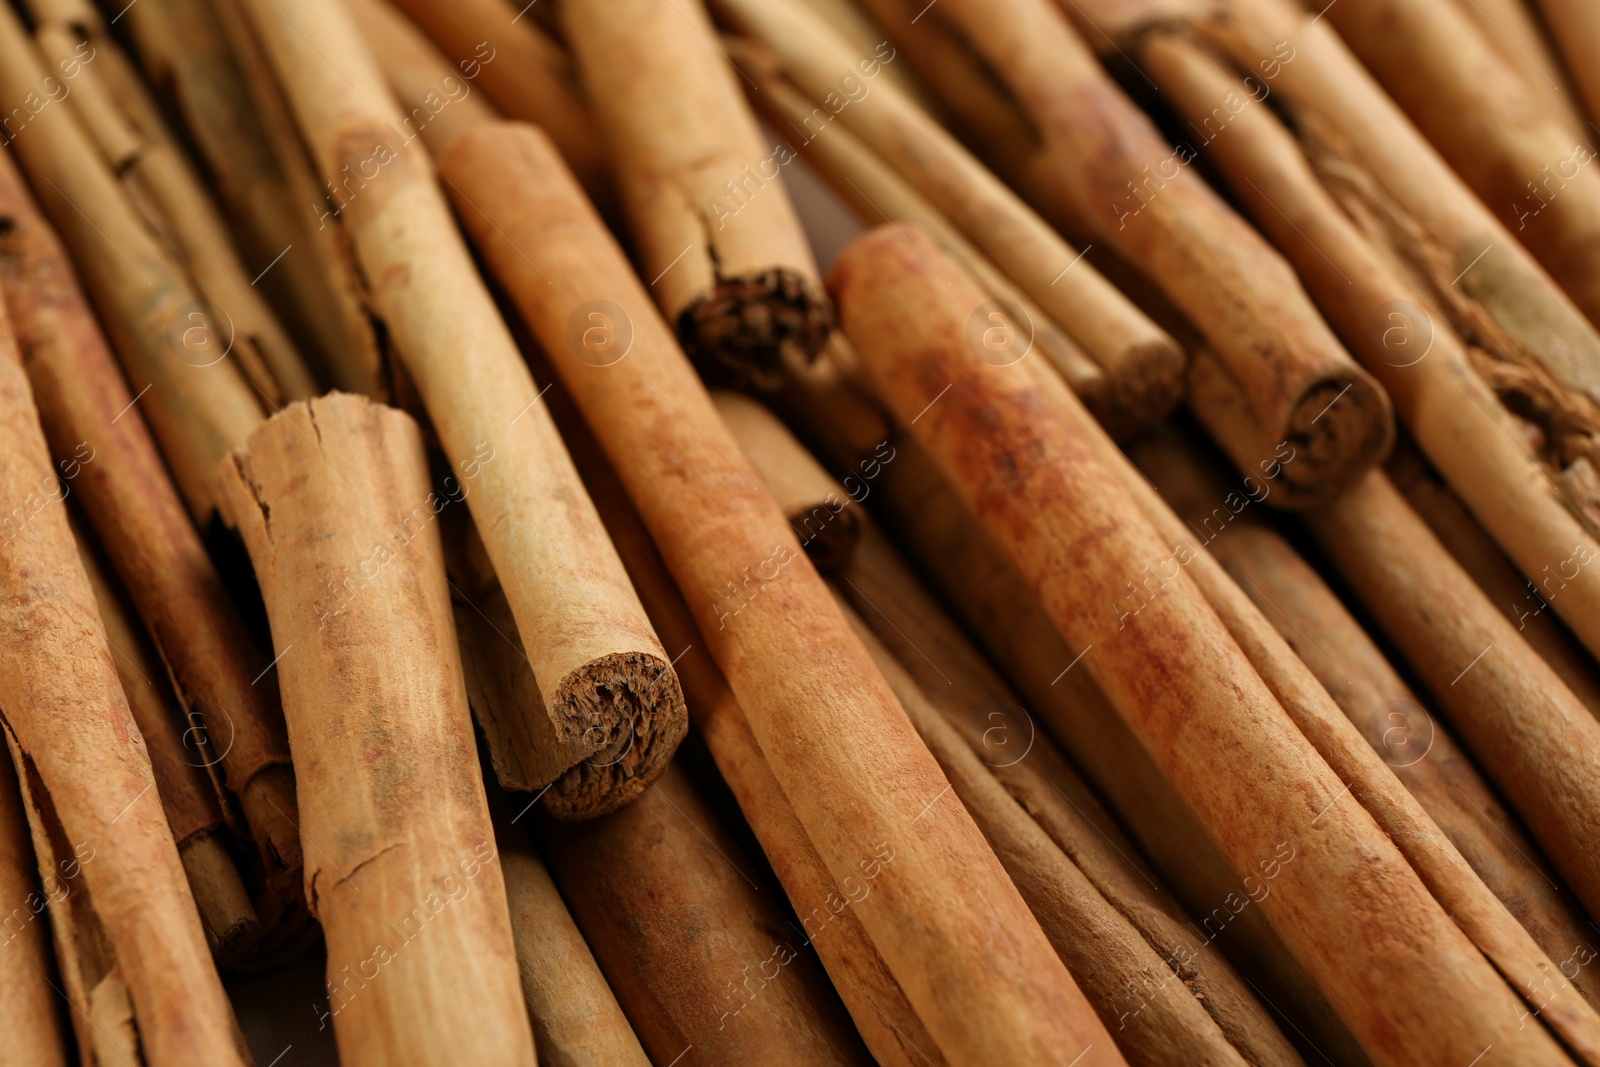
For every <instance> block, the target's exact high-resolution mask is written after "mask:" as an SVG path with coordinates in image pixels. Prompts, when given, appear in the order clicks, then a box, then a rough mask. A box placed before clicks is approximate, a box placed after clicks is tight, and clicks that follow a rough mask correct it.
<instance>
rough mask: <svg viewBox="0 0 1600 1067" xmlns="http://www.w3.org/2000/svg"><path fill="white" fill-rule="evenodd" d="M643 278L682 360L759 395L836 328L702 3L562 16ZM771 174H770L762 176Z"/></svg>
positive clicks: (774, 168)
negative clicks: (753, 387) (672, 330)
mask: <svg viewBox="0 0 1600 1067" xmlns="http://www.w3.org/2000/svg"><path fill="white" fill-rule="evenodd" d="M559 15H560V18H561V23H562V27H563V29H564V30H565V33H566V36H567V40H568V42H569V44H570V46H571V48H572V52H573V58H574V60H575V62H576V64H577V68H578V71H579V73H580V74H581V76H582V78H583V83H584V87H585V89H587V91H588V95H589V99H590V103H591V105H592V107H593V108H594V115H595V120H596V121H597V123H598V124H599V126H600V129H601V131H602V133H603V136H604V140H605V143H606V147H607V151H608V153H609V154H610V156H611V158H612V161H613V163H614V165H615V174H616V178H617V187H618V189H619V190H620V192H621V195H622V202H623V207H624V209H625V211H626V213H627V216H628V221H629V223H630V229H631V232H632V234H633V237H634V242H635V244H636V245H637V247H638V249H639V262H640V271H641V273H642V274H643V275H644V276H645V277H647V278H649V279H651V288H652V289H653V290H654V291H655V294H656V302H657V303H658V304H659V306H660V308H661V313H662V314H663V315H665V316H666V318H667V320H668V321H669V322H671V323H672V324H673V325H674V326H675V327H676V328H677V332H678V340H679V342H680V343H681V344H682V345H683V348H684V350H685V351H686V352H688V353H689V355H690V356H691V357H692V358H693V359H695V360H696V361H697V362H698V363H700V364H701V365H702V366H703V367H705V368H708V369H717V370H719V371H720V372H721V373H723V374H724V375H732V376H734V377H736V378H738V379H748V380H750V381H753V382H755V383H757V384H758V385H762V386H764V387H766V388H776V386H777V385H778V384H780V383H781V381H782V378H781V372H782V368H783V363H784V360H785V359H786V358H787V359H790V360H794V361H797V362H801V363H806V362H810V361H811V360H812V359H813V358H815V357H816V355H817V353H818V352H820V351H821V350H822V346H823V345H824V344H825V343H826V342H827V340H828V334H829V333H830V332H832V330H833V326H834V316H833V305H832V304H831V303H830V302H829V300H828V295H827V293H826V292H824V291H823V288H822V281H821V279H820V278H819V277H818V274H817V264H816V261H815V260H814V259H813V258H812V255H811V246H810V245H809V244H808V243H807V240H806V235H805V231H804V230H803V229H802V228H801V226H800V219H799V217H798V216H796V214H795V212H794V206H793V205H792V204H791V203H790V202H789V194H788V191H787V190H786V189H785V188H784V186H783V182H782V179H781V178H779V177H778V169H779V167H780V166H781V164H782V163H784V162H786V160H785V159H784V158H782V153H781V147H769V146H767V145H765V144H764V143H763V142H762V137H761V131H760V129H759V128H758V127H757V125H756V122H755V117H754V116H753V115H751V114H750V111H749V107H748V105H746V103H745V101H744V98H743V96H742V94H741V93H740V91H739V84H738V79H740V78H743V77H747V76H746V75H743V74H742V73H736V69H735V68H733V67H732V65H731V64H730V63H729V62H728V61H727V60H726V59H725V58H724V55H723V54H722V53H721V52H720V51H719V49H718V46H717V45H716V44H715V43H714V37H715V35H716V32H717V31H716V29H715V28H714V27H713V26H712V25H711V20H710V18H709V17H707V15H706V12H705V8H704V6H703V5H702V3H701V0H684V2H683V3H681V4H673V5H667V4H661V3H657V2H656V0H631V2H629V3H622V4H620V5H619V4H609V5H606V6H605V7H603V8H602V7H601V6H599V5H595V4H565V5H563V6H562V7H561V8H560V10H559ZM769 168H770V172H769Z"/></svg>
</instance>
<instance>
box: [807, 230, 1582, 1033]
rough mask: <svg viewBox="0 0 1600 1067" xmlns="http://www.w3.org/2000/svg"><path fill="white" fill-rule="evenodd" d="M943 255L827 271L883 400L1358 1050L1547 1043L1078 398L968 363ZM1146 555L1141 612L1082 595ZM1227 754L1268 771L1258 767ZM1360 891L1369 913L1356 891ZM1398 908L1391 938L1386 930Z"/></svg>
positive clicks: (875, 247)
mask: <svg viewBox="0 0 1600 1067" xmlns="http://www.w3.org/2000/svg"><path fill="white" fill-rule="evenodd" d="M940 255H941V253H939V252H938V250H937V248H936V247H934V246H933V244H932V242H931V241H930V240H928V239H927V238H925V237H924V238H921V240H920V243H919V245H918V247H916V248H914V249H913V248H908V247H907V246H906V242H905V240H904V239H903V238H902V237H901V236H900V235H899V234H897V233H895V232H894V231H885V230H881V229H880V230H879V231H875V232H874V233H873V234H871V235H869V236H868V237H866V238H863V239H862V240H861V241H859V242H857V243H856V244H855V245H853V246H852V247H851V248H850V249H849V250H847V251H846V253H845V254H844V255H843V256H842V257H841V258H840V260H839V262H838V263H837V264H836V265H835V267H834V270H833V273H832V274H831V276H830V287H831V289H832V291H833V292H834V293H835V294H836V295H837V297H838V299H839V301H840V306H841V312H842V315H843V322H844V324H845V328H846V332H847V334H848V335H849V336H850V337H851V339H852V341H853V342H854V343H855V345H856V347H857V349H858V350H859V351H861V353H862V356H863V359H864V361H865V362H866V363H867V365H868V366H869V368H871V372H872V373H873V375H874V376H875V377H876V378H877V379H878V380H879V381H880V382H881V383H882V385H883V387H884V391H885V395H886V397H887V398H888V399H889V401H890V403H891V405H892V406H893V408H894V410H895V413H896V415H897V416H898V417H899V418H901V419H903V420H905V421H906V422H907V423H911V420H912V419H913V418H915V419H917V421H916V422H915V424H914V427H915V431H916V434H917V437H918V439H919V441H921V442H922V443H923V444H924V446H925V447H927V448H928V449H929V451H930V452H932V453H933V454H934V456H935V458H936V459H937V461H938V462H939V463H940V465H941V467H942V468H943V469H945V470H946V471H947V472H948V473H949V474H950V475H951V476H952V478H953V480H955V481H956V482H957V484H958V488H960V489H961V490H962V492H963V494H964V496H965V498H966V499H967V500H968V501H969V503H970V504H972V505H973V506H975V507H976V508H978V510H979V511H980V514H982V515H983V516H984V517H985V519H986V520H987V522H988V525H989V528H990V529H991V531H992V532H994V533H995V534H996V535H997V537H998V538H999V539H1000V540H1001V543H1002V545H1003V547H1005V548H1006V549H1007V550H1008V554H1009V555H1010V557H1011V558H1012V560H1013V562H1014V563H1015V564H1016V565H1017V566H1018V567H1019V569H1020V570H1022V571H1023V573H1024V575H1025V577H1027V578H1030V579H1031V580H1032V581H1034V582H1035V583H1037V585H1038V587H1039V589H1040V591H1041V594H1042V596H1043V599H1044V601H1045V605H1046V608H1047V610H1049V611H1050V613H1051V615H1052V618H1053V619H1054V620H1055V621H1056V624H1057V626H1058V627H1059V628H1060V629H1061V630H1062V632H1063V634H1064V635H1066V636H1068V637H1069V639H1070V640H1072V641H1073V642H1074V643H1075V644H1081V645H1083V646H1084V648H1085V656H1084V663H1083V666H1085V667H1086V668H1088V670H1089V672H1090V673H1091V674H1092V675H1093V676H1094V678H1095V680H1096V681H1097V682H1098V683H1099V684H1100V685H1101V686H1102V687H1103V688H1104V689H1105V690H1106V695H1107V696H1108V697H1110V699H1111V701H1112V703H1113V704H1114V705H1115V706H1116V707H1117V709H1118V711H1119V712H1121V713H1122V714H1123V716H1124V717H1125V718H1126V719H1127V720H1128V721H1129V724H1130V725H1131V726H1133V727H1134V730H1135V732H1136V733H1137V734H1138V735H1139V737H1140V739H1141V740H1142V741H1143V742H1144V743H1145V744H1146V746H1147V748H1149V749H1150V751H1151V754H1152V755H1153V756H1154V757H1155V759H1156V761H1157V764H1158V765H1159V766H1161V768H1162V770H1163V772H1164V773H1166V774H1167V775H1168V776H1169V778H1171V779H1172V781H1173V783H1174V785H1175V786H1176V787H1177V788H1178V790H1179V791H1180V793H1182V794H1183V795H1184V796H1185V798H1186V799H1187V800H1188V801H1189V803H1190V804H1191V806H1193V807H1194V808H1195V809H1196V811H1197V814H1199V815H1200V816H1201V818H1202V819H1203V820H1204V822H1205V824H1206V826H1207V828H1208V830H1209V831H1210V832H1211V833H1212V834H1213V835H1214V837H1215V838H1216V839H1217V841H1218V845H1219V846H1220V847H1221V849H1222V850H1223V852H1224V854H1225V855H1227V856H1228V857H1229V858H1230V861H1231V862H1232V863H1233V865H1234V867H1235V869H1236V870H1249V871H1252V872H1253V873H1255V872H1259V873H1258V877H1261V876H1271V878H1272V882H1273V885H1272V889H1273V892H1272V893H1271V894H1270V895H1268V896H1266V897H1265V898H1264V899H1263V900H1262V901H1261V908H1262V910H1263V911H1265V912H1266V913H1267V914H1268V915H1269V916H1270V917H1271V918H1272V919H1273V921H1274V924H1275V925H1276V926H1277V928H1278V929H1279V931H1280V932H1281V933H1282V934H1283V936H1284V939H1285V941H1286V942H1287V943H1288V944H1290V946H1291V947H1292V948H1293V949H1294V950H1295V951H1296V953H1297V955H1298V956H1299V958H1300V959H1301V961H1302V963H1303V964H1305V965H1306V967H1307V969H1308V970H1310V971H1311V972H1312V974H1313V975H1314V977H1316V978H1317V979H1318V981H1319V983H1320V984H1321V986H1322V988H1323V990H1324V992H1325V993H1326V994H1327V996H1328V998H1329V1000H1330V1001H1331V1002H1332V1003H1333V1005H1334V1007H1335V1008H1336V1009H1337V1010H1338V1011H1339V1012H1340V1013H1341V1015H1342V1017H1343V1018H1344V1019H1345V1021H1346V1022H1347V1024H1348V1025H1349V1026H1350V1028H1351V1030H1352V1031H1353V1032H1354V1033H1355V1035H1356V1036H1357V1038H1358V1039H1359V1040H1362V1043H1363V1047H1364V1048H1365V1049H1366V1050H1367V1052H1368V1054H1369V1055H1370V1056H1372V1057H1373V1059H1374V1061H1375V1062H1391V1063H1415V1062H1438V1063H1448V1062H1453V1061H1454V1060H1455V1059H1456V1058H1458V1057H1464V1058H1465V1059H1467V1060H1468V1061H1470V1060H1471V1058H1472V1057H1473V1056H1477V1055H1479V1054H1481V1053H1482V1051H1483V1049H1484V1048H1485V1047H1486V1046H1487V1045H1490V1044H1493V1045H1496V1046H1497V1047H1499V1048H1501V1049H1506V1050H1513V1051H1512V1054H1513V1055H1516V1056H1518V1057H1526V1058H1527V1059H1529V1060H1530V1061H1550V1062H1562V1060H1563V1058H1564V1054H1563V1053H1562V1052H1561V1051H1560V1048H1559V1046H1557V1045H1556V1043H1555V1041H1554V1040H1553V1039H1552V1038H1551V1037H1550V1035H1549V1034H1548V1033H1545V1032H1542V1031H1539V1030H1535V1029H1532V1028H1528V1029H1519V1028H1518V1018H1517V1016H1518V1002H1517V999H1516V998H1515V996H1514V995H1513V994H1512V992H1511V990H1510V989H1508V988H1507V987H1506V985H1505V983H1504V982H1503V980H1502V979H1501V978H1500V976H1499V975H1498V974H1496V973H1495V971H1494V970H1493V969H1492V968H1491V967H1490V966H1489V965H1488V964H1487V962H1486V961H1485V960H1484V959H1483V958H1482V956H1480V955H1479V954H1478V951H1477V949H1476V948H1475V946H1474V945H1473V944H1472V942H1470V941H1469V940H1467V938H1466V937H1465V936H1464V935H1463V934H1462V932H1461V930H1460V929H1459V928H1458V927H1457V926H1456V925H1455V923H1453V922H1452V921H1451V916H1450V915H1449V914H1447V913H1446V912H1445V911H1444V909H1443V908H1441V907H1440V906H1439V904H1438V902H1437V901H1435V900H1434V899H1433V897H1432V896H1431V895H1430V893H1429V892H1428V888H1427V887H1425V886H1424V884H1423V883H1422V881H1421V880H1420V879H1419V878H1418V877H1417V875H1416V873H1415V872H1414V871H1413V870H1412V869H1411V866H1410V865H1409V864H1408V863H1407V862H1406V857H1405V856H1404V855H1402V853H1401V852H1400V851H1399V849H1398V848H1396V847H1395V844H1394V843H1393V842H1391V841H1390V840H1389V839H1388V838H1387V837H1386V835H1385V834H1384V832H1383V831H1382V830H1381V829H1380V828H1379V826H1378V824H1377V823H1376V822H1374V821H1373V819H1372V816H1371V815H1369V814H1368V813H1367V811H1366V810H1365V809H1364V808H1362V806H1361V805H1360V804H1359V803H1357V802H1356V801H1353V800H1351V801H1345V802H1343V803H1341V801H1342V800H1343V798H1344V794H1345V793H1346V792H1348V791H1349V788H1350V787H1349V785H1347V784H1345V783H1344V782H1343V781H1341V780H1340V778H1339V777H1338V776H1336V775H1335V774H1334V773H1333V772H1332V771H1331V770H1330V769H1329V767H1328V765H1327V764H1326V763H1325V762H1324V761H1323V759H1322V758H1321V756H1320V755H1319V753H1318V750H1317V749H1316V748H1314V747H1313V746H1312V745H1311V744H1310V743H1309V742H1308V741H1307V740H1306V739H1305V738H1304V737H1303V736H1301V734H1300V732H1299V731H1298V730H1296V729H1295V726H1296V723H1295V721H1294V720H1292V719H1290V718H1289V716H1288V715H1286V714H1284V711H1283V707H1282V706H1281V705H1280V704H1279V702H1278V700H1277V699H1276V698H1275V695H1274V693H1273V692H1272V691H1271V690H1269V689H1268V687H1267V686H1266V684H1265V683H1264V682H1263V681H1262V680H1261V678H1260V677H1258V676H1257V675H1256V674H1255V668H1254V666H1253V665H1252V662H1251V660H1250V659H1249V658H1247V657H1246V656H1245V655H1244V653H1243V652H1242V651H1241V650H1240V648H1239V646H1238V644H1236V643H1235V640H1234V637H1233V636H1232V634H1231V633H1230V632H1229V630H1228V628H1227V627H1225V626H1224V625H1223V624H1222V620H1221V619H1219V618H1218V617H1217V615H1216V613H1215V612H1214V611H1213V610H1212V608H1211V606H1210V604H1209V603H1208V602H1207V600H1206V598H1205V597H1204V596H1203V595H1202V593H1201V591H1200V589H1199V587H1198V586H1197V585H1195V584H1194V583H1193V581H1192V579H1190V578H1189V577H1188V576H1187V575H1185V574H1184V572H1183V568H1182V566H1181V564H1177V563H1175V562H1172V561H1173V560H1174V549H1173V548H1172V547H1170V546H1167V545H1164V544H1163V543H1162V542H1163V539H1162V538H1161V537H1160V536H1159V535H1158V534H1157V533H1156V531H1155V529H1154V528H1152V527H1151V526H1150V525H1149V524H1148V522H1147V521H1144V520H1141V519H1139V518H1137V517H1136V516H1137V512H1135V507H1136V505H1135V504H1134V502H1133V501H1132V500H1131V499H1129V497H1128V495H1127V493H1126V491H1125V490H1124V489H1123V488H1122V486H1121V484H1120V478H1119V476H1118V475H1117V474H1116V473H1114V472H1113V470H1112V469H1109V468H1107V467H1106V466H1103V465H1102V461H1100V460H1099V459H1098V458H1097V456H1096V450H1095V446H1093V445H1091V444H1089V443H1087V442H1086V441H1085V440H1084V438H1083V436H1082V435H1083V434H1084V433H1085V432H1087V433H1089V434H1094V433H1097V432H1098V431H1097V430H1096V429H1094V428H1092V423H1090V422H1089V420H1088V416H1087V414H1086V413H1082V412H1081V409H1078V410H1079V416H1078V417H1079V419H1081V422H1073V423H1069V422H1068V421H1066V420H1064V419H1063V417H1062V415H1061V414H1060V412H1059V410H1058V409H1057V408H1056V407H1055V406H1054V405H1053V404H1052V403H1051V402H1050V401H1049V400H1047V399H1046V398H1045V397H1043V396H1042V395H1041V393H1040V392H1039V390H1040V389H1042V388H1044V387H1043V386H1037V385H1035V384H1034V381H1033V378H1032V376H1031V375H1030V374H1028V373H1027V372H1026V371H1023V372H1022V373H1018V372H1017V371H1016V370H1012V372H1011V374H1010V376H1009V378H1008V377H1006V368H994V367H985V366H983V365H981V364H977V361H976V359H975V357H973V356H972V355H971V353H970V351H969V350H967V349H966V346H965V344H964V343H963V340H962V330H963V325H962V324H963V321H964V319H965V317H966V314H967V310H966V308H967V307H968V306H970V305H972V304H975V303H978V302H981V301H980V299H979V298H978V297H977V296H976V295H975V290H974V289H973V288H972V287H971V286H970V285H965V286H961V285H960V284H959V283H958V287H957V288H956V290H955V292H951V291H950V288H949V287H947V286H946V285H944V284H943V282H942V281H941V280H940V279H939V277H938V275H937V274H936V273H935V272H934V271H933V270H932V269H931V268H930V267H929V266H928V265H927V263H926V262H925V260H924V258H923V257H925V256H940ZM945 262H946V263H948V260H945ZM952 269H953V265H952ZM911 353H916V358H915V360H913V359H911V358H910V354H911ZM913 363H915V364H916V366H917V369H915V370H913V369H912V364H913ZM947 386H948V390H947V391H945V390H946V387H947ZM941 391H944V392H943V395H942V396H940V394H941ZM936 397H938V398H939V401H938V403H934V404H932V406H931V407H930V402H931V401H934V400H935V398H936ZM1068 403H1069V404H1070V403H1072V402H1071V400H1070V397H1069V398H1068ZM923 409H927V411H926V413H925V414H919V413H921V412H922V411H923ZM978 426H982V427H983V432H981V433H974V432H972V430H973V429H974V428H976V427H978ZM1080 427H1081V428H1080ZM1002 455H1003V456H1006V457H1007V460H1006V461H1005V462H1004V463H1002V462H1000V461H998V457H999V456H1002ZM1180 547H1181V546H1180ZM1144 566H1156V567H1160V568H1161V577H1162V578H1163V579H1164V580H1165V579H1167V577H1168V572H1169V569H1170V571H1171V572H1172V573H1171V579H1170V581H1167V582H1166V584H1165V586H1164V587H1163V588H1162V589H1161V590H1160V593H1159V595H1155V596H1153V597H1152V598H1151V599H1149V600H1148V601H1147V602H1145V603H1144V604H1143V605H1142V607H1140V608H1139V609H1138V610H1137V617H1136V618H1132V619H1130V618H1129V615H1130V614H1132V612H1129V611H1127V610H1124V611H1123V612H1121V613H1120V614H1114V613H1113V612H1112V611H1111V610H1106V611H1105V612H1104V613H1102V614H1097V613H1094V612H1093V611H1092V610H1091V611H1088V612H1085V611H1083V610H1081V608H1080V607H1079V605H1081V604H1084V603H1088V604H1107V605H1111V606H1115V605H1117V604H1118V600H1119V597H1121V596H1123V595H1125V594H1124V592H1123V590H1122V582H1123V581H1124V580H1125V579H1124V575H1126V576H1127V580H1131V579H1132V578H1135V577H1140V576H1141V568H1142V567H1144ZM1152 664H1160V665H1161V667H1160V669H1159V670H1158V671H1152V670H1151V669H1150V668H1151V665H1152ZM1180 707H1181V708H1182V711H1181V712H1180V711H1179V710H1178V709H1179V708H1180ZM1340 721H1344V720H1343V719H1342V717H1341V718H1340ZM1346 725H1348V723H1346ZM1364 747H1365V746H1364V745H1363V748H1364ZM1366 751H1367V752H1368V754H1369V755H1370V754H1371V753H1370V750H1366ZM1374 758H1375V757H1374ZM1241 766H1249V767H1258V768H1262V769H1267V770H1269V771H1270V774H1271V776H1272V777H1271V779H1270V780H1269V783H1266V784H1265V787H1262V784H1259V779H1257V778H1255V777H1254V776H1252V777H1250V778H1248V779H1247V778H1245V777H1243V776H1242V775H1241V772H1240V768H1241ZM1247 810H1248V811H1249V812H1250V813H1251V815H1250V817H1247V818H1244V817H1241V816H1242V814H1243V813H1244V812H1245V811H1247ZM1358 842H1359V844H1358ZM1291 850H1292V851H1291ZM1263 862H1265V863H1267V864H1268V866H1266V867H1262V866H1260V864H1262V863H1263ZM1374 892H1378V893H1381V894H1382V896H1383V898H1384V900H1385V907H1384V909H1382V910H1383V916H1382V918H1380V917H1379V916H1378V915H1377V914H1376V913H1375V912H1374V911H1373V910H1372V909H1371V907H1370V898H1371V895H1372V894H1373V893H1374ZM1402 912H1403V914H1404V915H1405V919H1404V920H1403V922H1402V925H1404V926H1405V928H1406V930H1407V937H1406V939H1405V940H1404V942H1403V943H1400V942H1397V941H1395V940H1394V939H1392V938H1386V937H1385V936H1384V935H1383V933H1382V930H1384V929H1389V928H1390V927H1389V926H1388V923H1390V922H1391V921H1393V920H1394V919H1395V917H1396V916H1397V915H1398V914H1400V913H1402ZM1369 939H1370V940H1369ZM1380 942H1381V947H1379V944H1380ZM1491 1004H1492V1005H1494V1007H1493V1008H1490V1007H1488V1006H1489V1005H1491ZM1468 1005H1470V1007H1468ZM1401 1020H1404V1021H1403V1022H1402V1021H1401Z"/></svg>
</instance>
